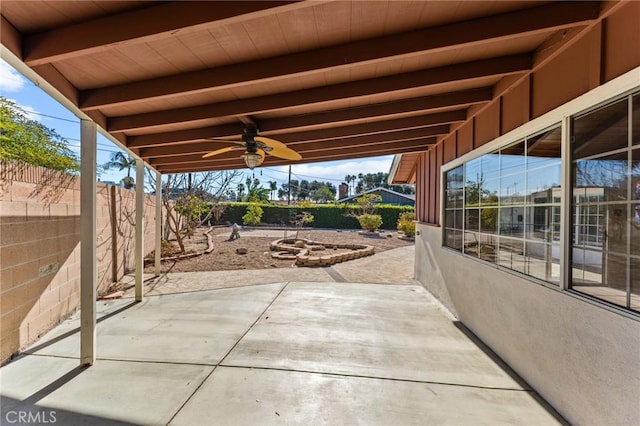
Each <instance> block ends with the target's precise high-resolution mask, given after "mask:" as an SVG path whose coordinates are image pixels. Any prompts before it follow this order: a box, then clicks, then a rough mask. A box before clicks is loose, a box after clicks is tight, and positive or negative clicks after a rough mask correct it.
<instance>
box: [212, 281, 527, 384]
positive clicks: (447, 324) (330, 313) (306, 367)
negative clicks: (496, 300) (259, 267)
mask: <svg viewBox="0 0 640 426" xmlns="http://www.w3.org/2000/svg"><path fill="white" fill-rule="evenodd" d="M222 365H225V366H242V367H256V368H277V369H291V370H298V371H309V372H318V373H339V374H347V375H357V376H364V377H379V378H380V377H384V378H393V379H402V380H414V381H429V382H437V383H449V384H459V385H469V386H479V387H489V388H505V389H522V387H521V386H520V384H519V383H518V382H516V381H515V380H513V379H512V378H511V377H510V376H509V375H507V374H505V373H504V371H502V370H501V369H500V368H499V367H498V366H497V365H496V364H495V363H494V362H493V360H491V359H490V358H489V357H488V356H487V355H486V354H485V353H483V352H482V351H480V350H478V348H477V347H476V345H475V344H474V343H473V342H471V341H470V340H469V339H468V338H467V337H466V336H465V335H464V334H463V333H462V332H461V331H460V330H458V329H457V328H456V327H455V326H454V325H453V323H452V321H451V320H450V319H448V318H446V317H445V316H444V315H442V312H441V311H440V309H439V307H438V305H436V303H435V302H434V301H433V299H432V298H430V297H429V295H428V293H427V292H426V290H424V289H423V288H422V287H419V286H415V285H414V286H391V285H390V286H385V285H367V284H342V283H289V284H288V285H287V288H286V289H285V290H284V291H283V292H282V294H281V295H280V297H278V299H277V300H276V301H275V302H274V303H273V304H272V305H271V306H270V307H269V309H268V310H267V311H266V312H265V313H264V314H263V316H262V317H261V318H260V320H259V321H258V322H257V323H256V324H255V325H254V326H253V327H252V329H251V331H250V332H249V333H247V335H246V336H245V337H244V338H243V339H242V341H241V342H240V343H239V344H238V345H237V346H236V347H235V348H234V349H233V351H232V352H231V353H230V354H229V356H228V357H227V358H226V359H225V360H224V361H223V363H222Z"/></svg>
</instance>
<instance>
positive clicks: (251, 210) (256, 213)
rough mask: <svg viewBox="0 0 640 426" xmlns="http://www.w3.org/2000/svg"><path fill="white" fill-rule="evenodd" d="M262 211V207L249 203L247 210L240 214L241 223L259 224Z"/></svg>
mask: <svg viewBox="0 0 640 426" xmlns="http://www.w3.org/2000/svg"><path fill="white" fill-rule="evenodd" d="M262 213H263V211H262V207H260V206H259V205H257V204H255V203H252V204H249V206H248V207H247V212H246V213H245V214H244V216H242V223H244V224H245V225H260V221H261V220H262Z"/></svg>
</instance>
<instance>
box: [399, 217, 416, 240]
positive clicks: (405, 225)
mask: <svg viewBox="0 0 640 426" xmlns="http://www.w3.org/2000/svg"><path fill="white" fill-rule="evenodd" d="M414 219H415V214H414V212H404V213H401V214H400V217H399V218H398V231H402V232H404V235H406V236H407V237H413V236H415V235H416V224H415V222H414Z"/></svg>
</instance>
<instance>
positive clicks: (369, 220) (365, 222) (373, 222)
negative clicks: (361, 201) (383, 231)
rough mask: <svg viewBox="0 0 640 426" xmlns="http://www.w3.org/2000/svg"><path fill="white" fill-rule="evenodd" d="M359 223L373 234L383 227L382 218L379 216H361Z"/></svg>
mask: <svg viewBox="0 0 640 426" xmlns="http://www.w3.org/2000/svg"><path fill="white" fill-rule="evenodd" d="M358 222H360V226H361V227H362V229H366V230H367V231H369V232H373V231H375V230H376V229H378V228H380V225H382V216H380V215H379V214H361V215H360V216H358Z"/></svg>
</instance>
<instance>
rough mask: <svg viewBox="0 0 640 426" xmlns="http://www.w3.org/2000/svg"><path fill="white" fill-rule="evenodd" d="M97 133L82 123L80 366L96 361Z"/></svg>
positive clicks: (87, 124) (89, 123)
mask: <svg viewBox="0 0 640 426" xmlns="http://www.w3.org/2000/svg"><path fill="white" fill-rule="evenodd" d="M96 134H97V126H96V123H94V122H93V121H90V120H81V121H80V365H92V364H93V363H94V362H95V360H96V286H97V283H98V274H97V269H98V268H97V260H96Z"/></svg>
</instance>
